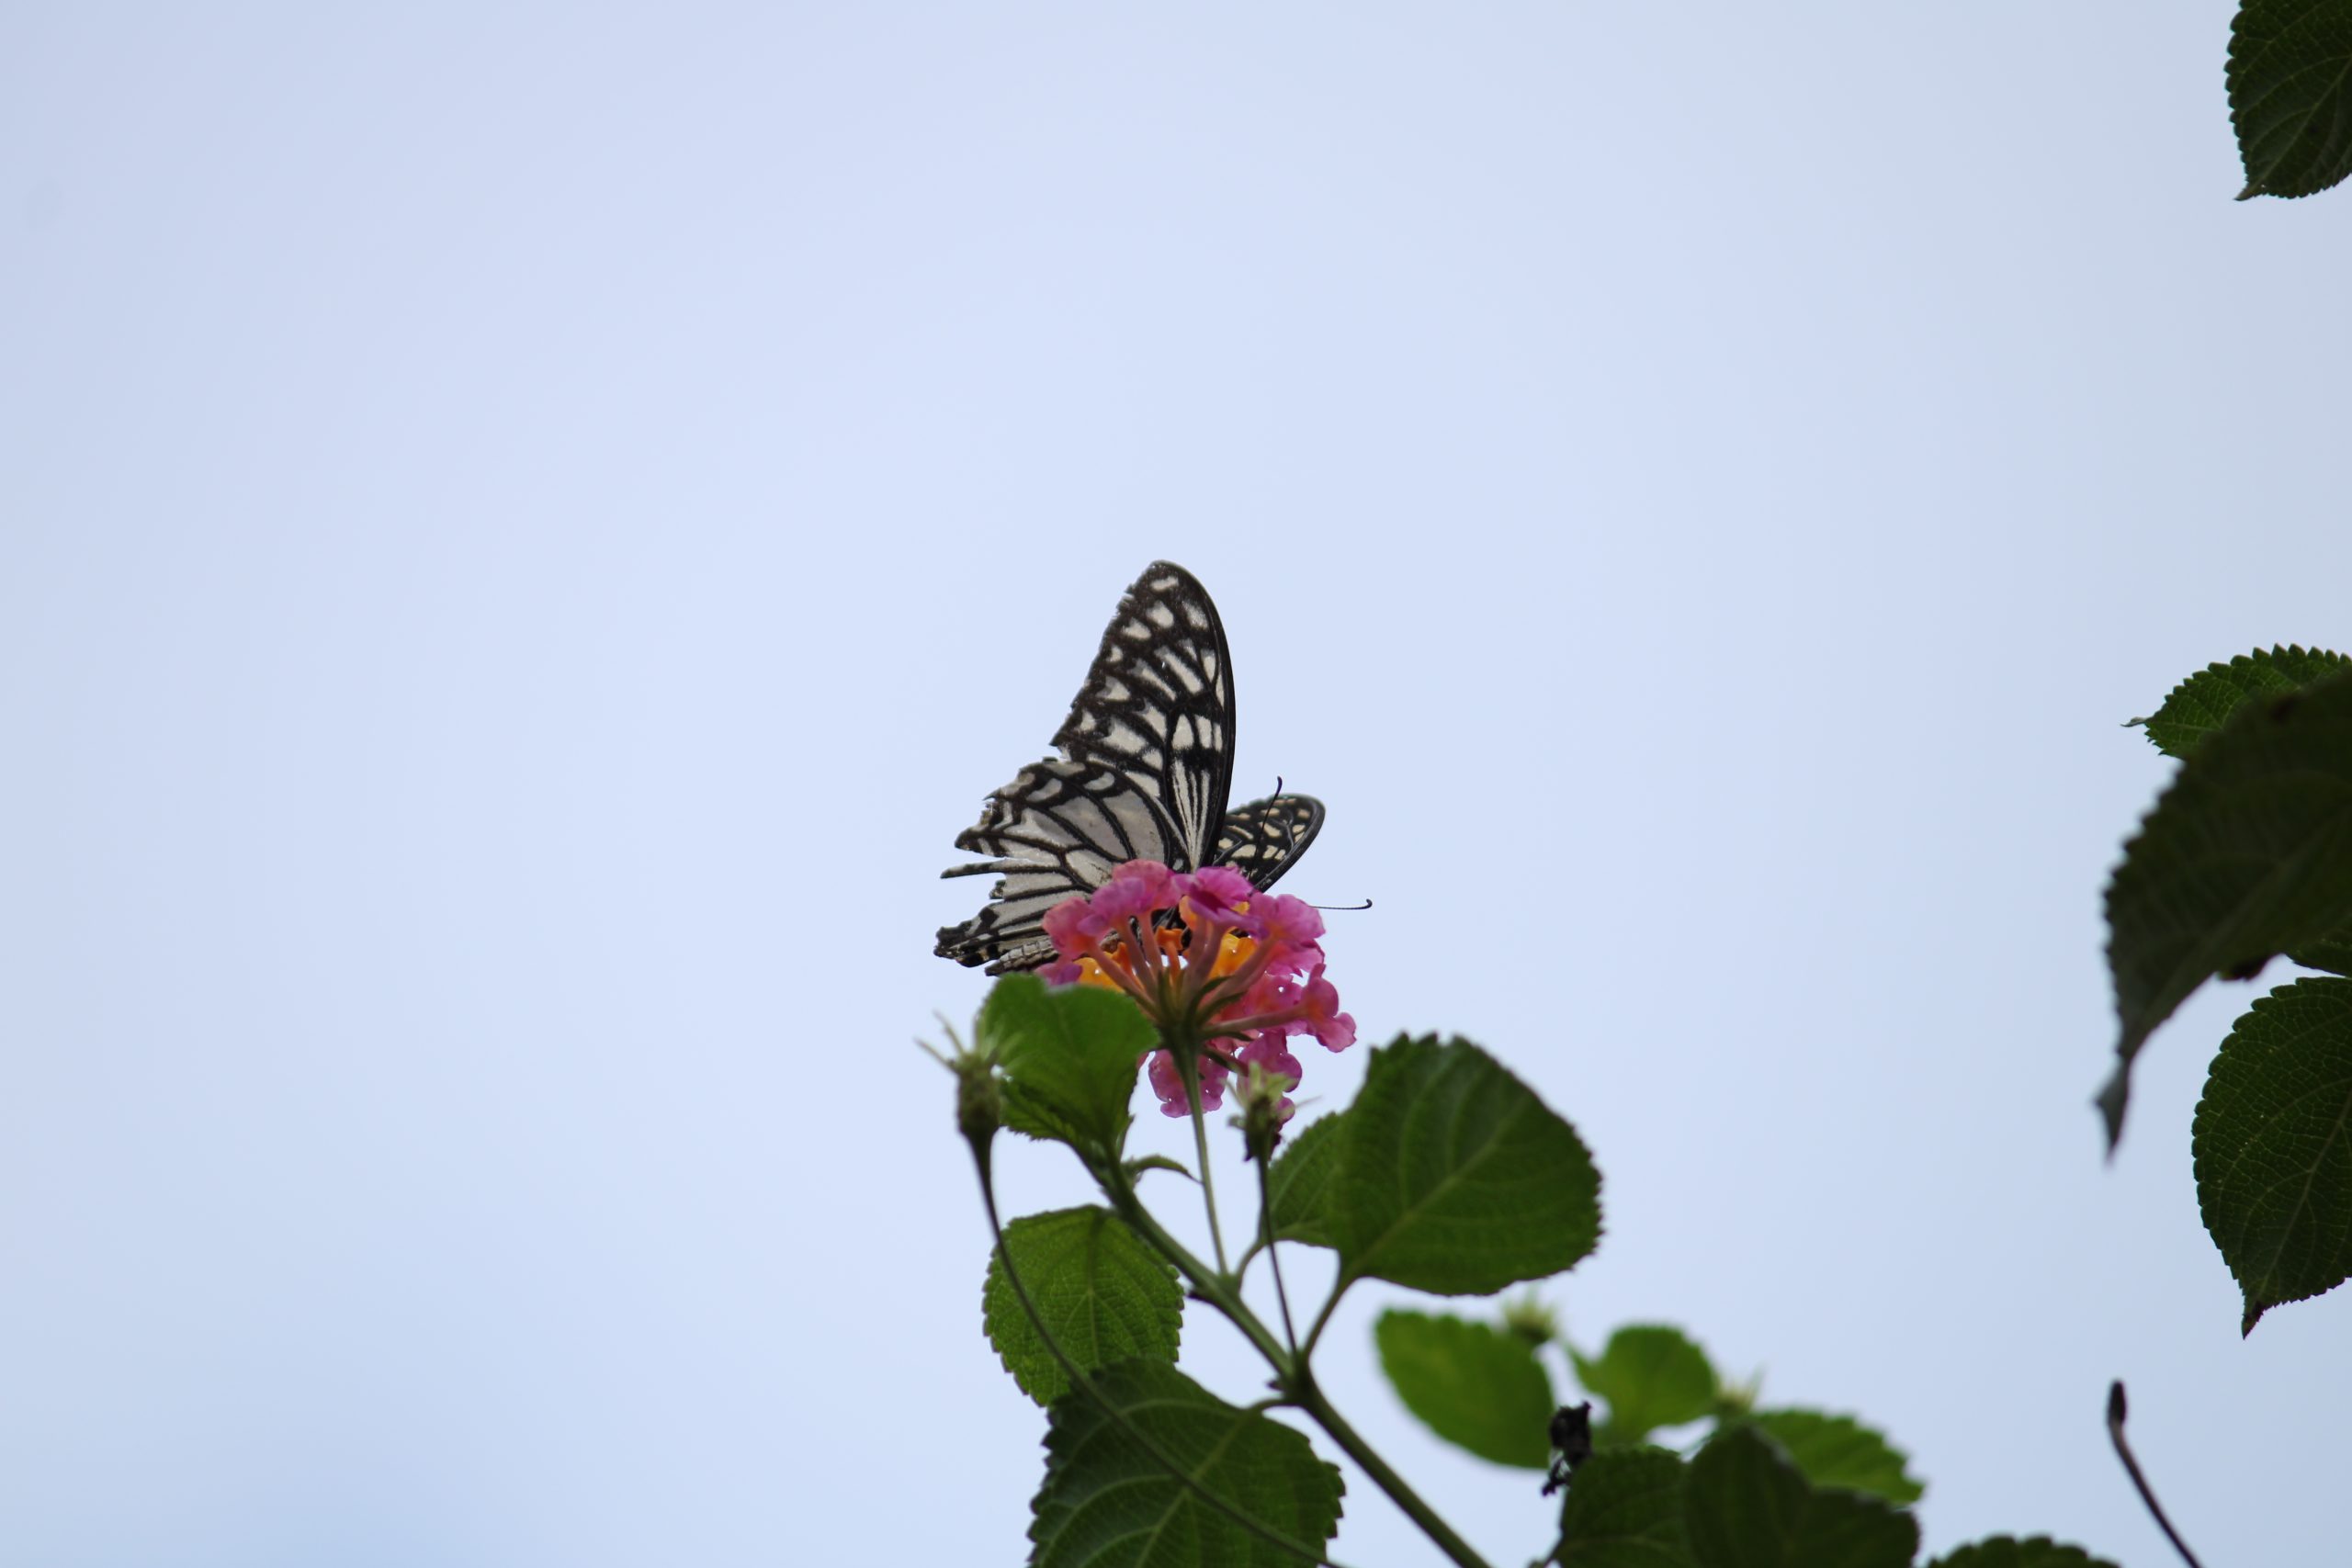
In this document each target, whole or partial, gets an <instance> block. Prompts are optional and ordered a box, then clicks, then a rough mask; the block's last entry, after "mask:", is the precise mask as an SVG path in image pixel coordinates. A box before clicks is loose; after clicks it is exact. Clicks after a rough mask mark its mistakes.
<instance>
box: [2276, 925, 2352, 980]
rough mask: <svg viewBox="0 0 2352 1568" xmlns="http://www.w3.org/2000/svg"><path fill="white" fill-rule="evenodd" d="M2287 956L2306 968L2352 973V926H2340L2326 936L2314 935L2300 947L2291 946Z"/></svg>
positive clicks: (2338, 973) (2335, 972)
mask: <svg viewBox="0 0 2352 1568" xmlns="http://www.w3.org/2000/svg"><path fill="white" fill-rule="evenodd" d="M2287 956H2288V957H2289V958H2290V960H2292V961H2293V962H2295V963H2297V964H2301V965H2302V966H2303V967H2304V968H2306V969H2324V970H2326V971H2327V972H2328V973H2329V974H2331V975H2352V926H2338V927H2337V928H2336V929H2335V930H2334V931H2330V932H2328V933H2327V934H2326V935H2325V936H2322V937H2313V938H2312V940H2311V941H2309V942H2304V943H2303V944H2302V945H2301V946H2300V947H2294V948H2290V949H2289V950H2288V953H2287Z"/></svg>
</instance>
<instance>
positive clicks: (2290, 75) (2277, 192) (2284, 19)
mask: <svg viewBox="0 0 2352 1568" xmlns="http://www.w3.org/2000/svg"><path fill="white" fill-rule="evenodd" d="M2347 77H2352V0H2245V4H2244V5H2243V6H2239V7H2238V16H2237V20H2236V21H2235V22H2233V24H2231V27H2230V66H2229V83H2230V123H2231V124H2233V125H2234V126H2236V127H2237V132H2238V156H2239V157H2240V158H2241V159H2243V160H2244V161H2245V189H2244V190H2242V191H2240V192H2238V199H2239V200H2240V201H2244V200H2245V199H2246V198H2247V197H2254V196H2310V195H2312V193H2313V192H2315V191H2323V190H2325V189H2326V188H2327V187H2328V186H2332V185H2334V184H2335V183H2336V182H2337V181H2338V180H2340V179H2342V178H2343V177H2344V176H2345V175H2347V174H2352V97H2347V96H2346V79H2347Z"/></svg>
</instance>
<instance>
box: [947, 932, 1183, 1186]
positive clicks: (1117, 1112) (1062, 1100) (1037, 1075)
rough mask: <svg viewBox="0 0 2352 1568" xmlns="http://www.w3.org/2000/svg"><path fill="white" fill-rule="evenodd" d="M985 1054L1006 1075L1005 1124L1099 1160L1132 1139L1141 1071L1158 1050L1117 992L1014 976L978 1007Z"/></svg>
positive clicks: (1142, 1021) (1143, 1023)
mask: <svg viewBox="0 0 2352 1568" xmlns="http://www.w3.org/2000/svg"><path fill="white" fill-rule="evenodd" d="M975 1032H976V1033H977V1035H978V1046H979V1049H981V1050H983V1051H989V1052H991V1053H992V1054H993V1055H995V1057H996V1059H997V1061H998V1062H1000V1063H1001V1064H1002V1066H1003V1067H1004V1073H1005V1089H1004V1105H1005V1118H1004V1119H1005V1125H1007V1126H1009V1127H1011V1128H1012V1130H1013V1131H1014V1132H1016V1133H1025V1134H1028V1135H1029V1136H1031V1137H1033V1138H1046V1139H1051V1140H1053V1141H1054V1142H1056V1143H1063V1144H1069V1145H1071V1146H1072V1147H1073V1148H1076V1149H1077V1150H1079V1152H1080V1153H1081V1154H1085V1155H1089V1156H1091V1157H1093V1158H1096V1159H1109V1158H1111V1157H1113V1156H1115V1154H1116V1153H1117V1151H1118V1149H1119V1146H1120V1145H1121V1144H1122V1143H1123V1142H1124V1141H1125V1138H1126V1134H1127V1122H1128V1121H1129V1120H1130V1118H1129V1116H1128V1113H1127V1102H1128V1101H1129V1100H1132V1099H1134V1098H1135V1087H1136V1067H1137V1064H1138V1062H1139V1061H1140V1059H1141V1058H1142V1055H1143V1054H1144V1053H1145V1052H1147V1051H1148V1050H1150V1049H1151V1047H1152V1044H1153V1043H1154V1038H1155V1037H1154V1036H1153V1034H1152V1030H1151V1024H1150V1022H1149V1021H1148V1020H1147V1019H1146V1018H1145V1017H1144V1016H1143V1010H1142V1009H1141V1008H1138V1007H1136V1004H1135V1003H1134V1002H1133V1001H1132V1000H1131V999H1129V998H1126V997H1125V996H1123V995H1121V994H1120V993H1119V992H1116V991H1105V990H1101V989H1098V988H1096V987H1091V986H1068V987H1063V988H1061V989H1060V990H1052V989H1049V988H1048V987H1046V983H1045V982H1044V981H1043V980H1041V979H1039V978H1038V977H1037V976H1035V975H1007V976H1005V977H1004V978H1003V979H1001V980H999V981H998V982H997V983H996V988H995V989H993V990H991V991H990V992H989V998H988V1000H987V1001H986V1002H984V1003H982V1004H981V1006H980V1017H979V1021H978V1024H977V1025H976V1026H975Z"/></svg>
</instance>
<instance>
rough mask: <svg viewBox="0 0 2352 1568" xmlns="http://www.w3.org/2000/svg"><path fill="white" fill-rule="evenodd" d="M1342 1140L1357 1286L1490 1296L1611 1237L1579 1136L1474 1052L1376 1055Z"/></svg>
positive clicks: (1342, 1194) (1333, 1221)
mask: <svg viewBox="0 0 2352 1568" xmlns="http://www.w3.org/2000/svg"><path fill="white" fill-rule="evenodd" d="M1337 1136H1338V1138H1339V1140H1340V1147H1339V1149H1338V1150H1337V1151H1336V1152H1337V1156H1338V1166H1337V1168H1336V1169H1335V1170H1334V1171H1333V1172H1332V1174H1331V1178H1330V1180H1329V1183H1328V1185H1327V1186H1326V1188H1325V1191H1324V1225H1325V1229H1326V1231H1327V1232H1328V1234H1329V1235H1330V1236H1331V1238H1332V1240H1333V1241H1334V1242H1336V1243H1337V1244H1338V1246H1339V1249H1340V1282H1341V1283H1342V1284H1343V1285H1344V1284H1345V1283H1347V1282H1349V1281H1351V1280H1360V1279H1366V1278H1371V1279H1379V1280H1389V1281H1391V1282H1392V1283H1395V1284H1399V1285H1404V1286H1407V1287H1408V1288H1410V1289H1413V1290H1417V1291H1428V1292H1430V1293H1432V1294H1434V1295H1441V1296H1461V1295H1488V1294H1491V1293H1493V1292H1496V1291H1499V1290H1501V1289H1502V1288H1503V1287H1505V1286H1506V1285H1515V1284H1518V1283H1520V1282H1521V1281H1522V1280H1541V1279H1543V1278H1544V1277H1545V1276H1547V1275H1551V1274H1556V1273H1558V1272H1559V1271H1560V1270H1561V1269H1566V1268H1568V1267H1570V1266H1571V1265H1573V1264H1575V1263H1576V1262H1577V1260H1578V1259H1579V1258H1584V1257H1585V1256H1587V1255H1588V1254H1589V1253H1590V1252H1591V1251H1592V1248H1593V1245H1594V1243H1595V1242H1597V1241H1598V1240H1599V1239H1600V1172H1599V1171H1597V1170H1595V1169H1594V1168H1593V1166H1592V1156H1590V1155H1589V1154H1588V1153H1586V1152H1585V1146H1584V1145H1583V1144H1582V1143H1581V1142H1580V1141H1578V1139H1577V1134H1576V1130H1575V1129H1574V1128H1572V1127H1570V1126H1569V1125H1568V1124H1567V1123H1566V1122H1563V1121H1562V1120H1560V1118H1559V1117H1557V1116H1555V1115H1554V1114H1553V1113H1552V1112H1551V1111H1549V1110H1547V1109H1546V1108H1545V1107H1544V1102H1543V1101H1542V1100H1538V1099H1536V1098H1535V1096H1534V1095H1533V1094H1532V1093H1531V1092H1530V1091H1529V1089H1528V1088H1527V1086H1526V1085H1524V1084H1522V1083H1521V1082H1520V1081H1519V1080H1518V1079H1517V1078H1515V1077H1511V1076H1510V1073H1508V1072H1505V1071H1504V1070H1503V1068H1502V1067H1501V1066H1499V1065H1498V1064H1497V1063H1496V1061H1495V1059H1494V1058H1493V1057H1491V1056H1489V1055H1487V1054H1486V1053H1485V1052H1484V1051H1481V1050H1479V1049H1478V1048H1477V1047H1476V1045H1472V1044H1470V1043H1467V1042H1465V1041H1459V1040H1455V1041H1449V1042H1447V1043H1443V1044H1440V1043H1438V1042H1437V1040H1436V1039H1434V1038H1430V1039H1423V1040H1413V1039H1407V1038H1401V1037H1400V1038H1399V1039H1398V1040H1397V1042H1396V1043H1393V1044H1391V1045H1388V1046H1386V1047H1385V1048H1384V1049H1381V1050H1378V1051H1375V1052H1374V1053H1373V1055H1372V1061H1371V1063H1370V1065H1369V1066H1367V1067H1366V1068H1365V1070H1364V1082H1363V1089H1362V1090H1361V1091H1360V1092H1359V1093H1358V1094H1357V1096H1356V1100H1355V1103H1354V1104H1353V1105H1352V1106H1351V1107H1350V1108H1349V1110H1348V1113H1347V1115H1346V1117H1345V1118H1344V1119H1343V1120H1342V1122H1341V1125H1340V1132H1339V1134H1337Z"/></svg>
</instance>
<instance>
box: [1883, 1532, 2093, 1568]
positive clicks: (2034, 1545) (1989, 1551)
mask: <svg viewBox="0 0 2352 1568" xmlns="http://www.w3.org/2000/svg"><path fill="white" fill-rule="evenodd" d="M1928 1568H2115V1564H2114V1563H2112V1562H2109V1561H2108V1560H2107V1559H2106V1558H2104V1557H2093V1556H2092V1555H2091V1554H2090V1553H2089V1552H2087V1551H2084V1550H2083V1549H2082V1548H2081V1547H2079V1546H2061V1545H2060V1544H2059V1543H2058V1542H2056V1541H2054V1540H2051V1539H2050V1538H2049V1537H2048V1536H2046V1535H2035V1536H2028V1537H2026V1538H2025V1539H2024V1540H2018V1538H2017V1537H2016V1536H2013V1535H1996V1536H1988V1537H1986V1538H1985V1540H1979V1541H1972V1542H1971V1543H1970V1544H1968V1545H1966V1546H1960V1547H1954V1548H1953V1549H1952V1550H1951V1551H1949V1552H1946V1553H1945V1554H1944V1555H1943V1556H1941V1557H1939V1558H1937V1559H1936V1560H1935V1561H1934V1562H1930V1563H1929V1564H1928Z"/></svg>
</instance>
